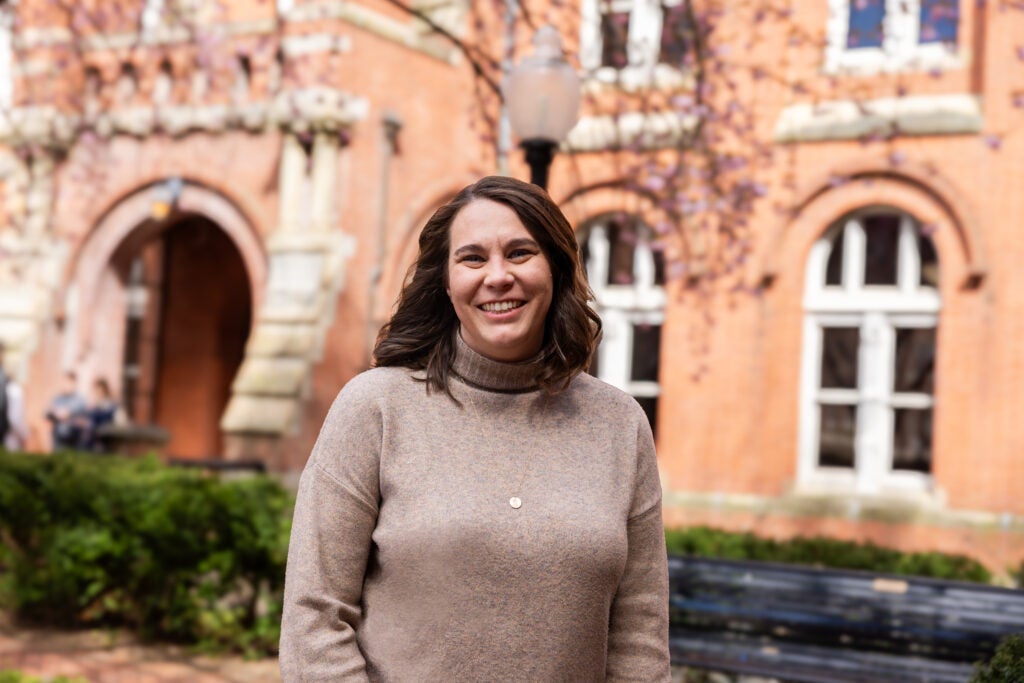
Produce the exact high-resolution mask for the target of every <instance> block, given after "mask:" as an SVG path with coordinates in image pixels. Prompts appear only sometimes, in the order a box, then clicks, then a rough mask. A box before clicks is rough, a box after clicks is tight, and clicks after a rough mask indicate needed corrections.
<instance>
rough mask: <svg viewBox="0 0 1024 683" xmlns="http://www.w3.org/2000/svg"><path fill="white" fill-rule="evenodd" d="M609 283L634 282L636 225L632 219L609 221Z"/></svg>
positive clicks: (624, 283) (625, 283)
mask: <svg viewBox="0 0 1024 683" xmlns="http://www.w3.org/2000/svg"><path fill="white" fill-rule="evenodd" d="M607 230H608V245H609V247H610V248H609V250H608V284H609V285H631V284H633V280H634V275H633V253H634V252H635V251H636V239H637V234H636V226H635V222H634V221H633V220H630V219H616V220H612V221H609V223H608V228H607Z"/></svg>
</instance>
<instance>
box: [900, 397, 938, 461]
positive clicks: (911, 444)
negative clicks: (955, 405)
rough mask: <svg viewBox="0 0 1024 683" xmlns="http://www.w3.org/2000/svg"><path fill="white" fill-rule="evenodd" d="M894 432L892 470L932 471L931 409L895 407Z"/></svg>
mask: <svg viewBox="0 0 1024 683" xmlns="http://www.w3.org/2000/svg"><path fill="white" fill-rule="evenodd" d="M895 413H896V415H895V417H896V434H895V442H894V444H893V450H892V468H893V469H894V470H903V471H907V470H909V471H912V472H924V473H925V474H928V473H930V472H931V471H932V411H931V408H928V409H925V410H916V409H911V408H897V409H896V411H895Z"/></svg>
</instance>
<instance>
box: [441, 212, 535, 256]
mask: <svg viewBox="0 0 1024 683" xmlns="http://www.w3.org/2000/svg"><path fill="white" fill-rule="evenodd" d="M522 238H527V239H533V237H532V235H530V231H529V230H527V229H526V226H524V225H523V222H522V221H521V220H519V216H518V215H516V212H515V211H513V210H512V209H511V208H509V207H508V206H506V205H504V204H501V203H499V202H495V201H492V200H490V199H474V200H473V201H472V202H470V203H469V204H467V205H466V206H465V207H463V208H462V210H461V211H459V212H458V213H457V214H455V218H454V219H453V220H452V225H451V238H450V241H451V249H452V250H455V249H458V248H459V247H461V246H464V245H467V244H479V245H481V246H483V245H486V244H491V243H494V242H499V243H500V242H506V241H508V240H512V239H522Z"/></svg>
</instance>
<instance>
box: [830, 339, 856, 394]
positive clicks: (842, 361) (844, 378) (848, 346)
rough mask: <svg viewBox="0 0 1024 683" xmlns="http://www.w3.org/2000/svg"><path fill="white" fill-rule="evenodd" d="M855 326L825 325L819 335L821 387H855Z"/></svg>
mask: <svg viewBox="0 0 1024 683" xmlns="http://www.w3.org/2000/svg"><path fill="white" fill-rule="evenodd" d="M859 345H860V330H858V329H857V328H856V327H826V328H825V329H824V330H822V335H821V386H822V388H823V389H856V388H857V349H858V347H859Z"/></svg>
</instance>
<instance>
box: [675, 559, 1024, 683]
mask: <svg viewBox="0 0 1024 683" xmlns="http://www.w3.org/2000/svg"><path fill="white" fill-rule="evenodd" d="M669 578H670V582H671V595H670V599H669V606H670V607H669V609H670V614H671V619H672V626H671V638H670V644H671V650H672V662H673V664H679V665H684V666H691V667H696V668H701V669H711V670H717V671H727V672H732V673H739V674H750V675H758V676H770V677H774V678H778V679H781V680H785V681H794V682H796V683H918V682H920V683H966V681H968V680H969V679H970V677H971V674H972V672H973V670H974V663H975V662H977V661H981V660H986V659H988V658H989V657H991V655H992V653H993V651H994V650H995V648H996V645H997V644H998V642H999V640H1000V639H1001V638H1002V637H1004V636H1006V635H1009V634H1011V633H1021V632H1024V591H1020V590H1011V589H1006V588H996V587H992V586H986V585H981V584H973V583H966V582H960V581H938V580H934V579H925V578H917V577H907V576H895V575H891V574H884V575H883V574H873V573H870V572H860V571H847V570H836V569H827V570H826V569H816V568H813V567H805V566H799V565H783V564H774V563H767V562H751V561H732V560H718V559H709V558H698V557H678V556H670V557H669Z"/></svg>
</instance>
